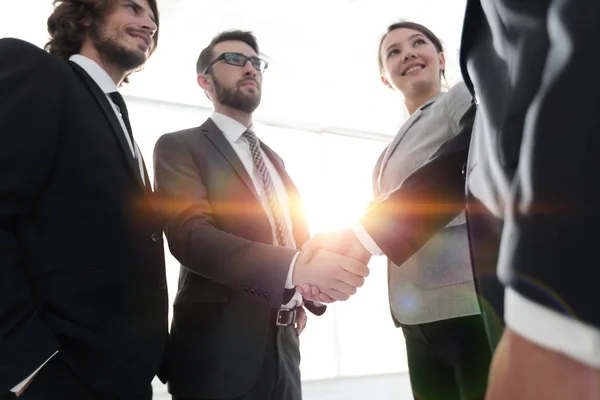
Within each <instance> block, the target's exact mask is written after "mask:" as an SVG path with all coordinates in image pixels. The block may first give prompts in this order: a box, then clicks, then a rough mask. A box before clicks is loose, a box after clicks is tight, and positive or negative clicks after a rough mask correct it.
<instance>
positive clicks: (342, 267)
mask: <svg viewBox="0 0 600 400" xmlns="http://www.w3.org/2000/svg"><path fill="white" fill-rule="evenodd" d="M368 275H369V268H368V267H367V266H366V265H365V264H363V263H361V262H360V261H357V260H355V259H354V258H350V257H345V256H342V255H340V254H337V253H333V252H331V251H327V250H322V249H317V250H315V251H312V252H311V253H305V252H304V251H302V253H301V254H300V255H299V256H298V259H297V260H296V265H295V267H294V273H293V275H292V284H293V285H294V286H296V287H298V286H301V285H304V284H308V285H314V286H317V287H318V288H319V289H320V291H321V292H323V293H325V294H326V295H328V296H329V297H330V298H332V299H334V300H348V298H350V296H352V295H353V294H355V293H356V289H357V288H359V287H361V286H362V285H363V284H364V282H365V277H367V276H368Z"/></svg>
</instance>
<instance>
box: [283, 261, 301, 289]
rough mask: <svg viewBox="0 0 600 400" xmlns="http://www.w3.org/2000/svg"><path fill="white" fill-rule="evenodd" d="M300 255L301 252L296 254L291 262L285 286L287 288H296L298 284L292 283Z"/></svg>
mask: <svg viewBox="0 0 600 400" xmlns="http://www.w3.org/2000/svg"><path fill="white" fill-rule="evenodd" d="M299 255H300V252H298V253H296V254H294V257H293V258H292V262H291V263H290V269H289V270H288V275H287V279H286V280H285V288H286V289H295V288H296V286H294V284H293V283H292V277H293V276H294V267H295V266H296V260H297V259H298V256H299Z"/></svg>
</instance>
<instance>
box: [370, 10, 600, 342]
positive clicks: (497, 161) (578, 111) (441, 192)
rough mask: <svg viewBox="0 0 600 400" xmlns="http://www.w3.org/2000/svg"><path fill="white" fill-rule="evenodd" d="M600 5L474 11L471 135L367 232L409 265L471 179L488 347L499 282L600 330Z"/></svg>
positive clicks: (468, 33)
mask: <svg viewBox="0 0 600 400" xmlns="http://www.w3.org/2000/svg"><path fill="white" fill-rule="evenodd" d="M598 5H599V3H598V2H596V1H594V0H589V1H588V0H585V1H580V0H570V1H563V2H558V1H552V0H546V1H536V2H520V1H512V0H496V1H494V0H481V1H478V0H470V1H469V2H468V3H467V11H466V16H465V22H464V28H463V39H462V47H461V67H462V72H463V77H464V79H465V82H466V83H467V86H468V87H469V89H470V90H471V93H472V94H473V96H474V99H475V104H473V105H472V107H471V109H470V110H469V111H468V112H467V113H466V114H465V116H464V117H463V120H464V121H463V122H466V121H467V120H468V119H471V120H473V118H475V114H477V116H476V118H475V122H474V126H473V128H472V130H471V129H469V128H468V127H467V125H463V130H462V132H461V134H459V135H458V136H457V137H456V138H454V139H452V140H451V141H449V142H447V143H446V144H445V145H444V146H442V148H440V151H438V152H436V154H434V155H433V156H432V157H431V158H430V161H429V162H428V163H427V164H425V165H424V166H423V167H422V168H420V169H419V170H418V171H416V172H415V173H414V174H413V175H411V176H410V177H409V178H407V179H406V180H405V181H404V182H403V184H402V186H401V187H400V188H399V189H398V190H396V191H395V192H394V193H393V194H390V195H389V196H388V197H387V200H386V201H384V202H382V203H380V204H379V206H378V207H377V208H374V209H373V210H372V212H371V213H370V214H369V215H367V216H366V217H365V218H364V219H363V221H362V222H363V225H364V226H365V228H366V229H367V231H368V232H369V233H370V234H371V235H372V237H373V238H374V239H375V242H376V243H377V244H378V245H379V246H380V247H381V249H382V250H383V251H384V252H385V253H386V255H388V257H391V258H392V259H394V260H396V261H398V262H401V261H403V260H405V259H406V258H407V257H410V255H411V254H412V253H414V251H416V250H417V249H418V248H420V246H422V245H423V243H424V242H426V240H427V239H428V238H429V237H430V236H431V235H432V234H433V233H434V232H436V231H437V230H438V229H440V227H442V226H444V224H445V223H447V222H448V221H450V220H451V219H452V218H453V217H454V216H455V215H457V213H458V212H459V210H460V207H459V205H460V203H461V202H462V199H463V196H464V193H463V190H464V185H463V184H462V182H461V179H459V177H460V176H461V175H462V176H465V177H466V179H467V203H468V207H467V211H468V212H467V220H468V226H469V233H470V243H471V253H472V258H473V264H474V269H475V276H476V282H477V289H478V291H479V293H480V295H481V297H482V304H483V306H484V311H485V313H484V315H485V317H486V318H485V319H486V326H487V329H488V334H489V336H490V342H491V345H492V346H495V344H496V343H497V340H498V338H499V335H500V333H501V331H502V326H503V312H504V310H503V303H504V302H503V294H504V290H503V287H502V285H500V283H499V281H498V279H497V272H499V274H500V276H501V277H502V281H503V284H504V285H508V286H510V288H511V290H514V291H516V292H517V293H518V294H519V295H520V296H522V297H523V298H525V299H527V300H528V301H530V302H533V303H534V304H537V305H540V306H542V307H544V308H546V309H550V310H553V311H555V312H556V313H557V314H568V315H569V316H570V317H572V316H575V317H576V319H572V323H573V324H574V323H575V321H576V320H580V321H582V322H583V323H584V324H585V325H586V326H588V327H589V326H591V327H594V328H596V329H598V327H600V315H599V313H598V312H597V307H596V304H597V302H596V301H593V300H591V299H590V293H589V292H588V291H586V290H583V288H584V287H586V285H587V284H586V283H585V282H596V281H598V279H599V278H600V276H599V272H598V270H597V269H595V268H588V265H589V260H591V259H594V258H595V252H594V249H595V245H596V243H597V241H598V234H597V226H598V223H599V222H600V221H599V217H600V216H599V214H598V208H597V204H598V200H599V198H598V197H599V195H600V188H599V187H598V185H597V184H594V182H596V181H597V179H596V177H595V173H596V172H595V171H597V170H598V165H597V164H598V162H599V161H598V160H599V159H598V157H596V156H595V155H594V153H593V152H591V151H589V149H594V148H597V145H598V143H597V142H598V140H599V136H598V135H597V131H598V127H599V126H600V125H599V124H600V122H599V119H598V108H599V103H598V96H597V94H598V92H599V91H598V90H594V88H590V87H589V84H590V82H592V81H589V82H588V79H591V77H592V76H594V74H595V71H594V69H593V67H592V65H594V64H593V62H592V61H591V60H592V59H593V55H592V52H593V49H595V48H597V46H594V45H593V44H591V43H587V42H589V41H590V40H591V41H593V40H596V41H597V38H598V37H600V33H599V32H598V24H597V23H596V22H595V21H597V19H598V18H600V16H599V15H598V14H599V9H598ZM582 16H586V18H584V19H583V21H584V23H583V25H581V23H582V22H581V18H582ZM549 21H553V22H554V24H549ZM549 26H550V28H549ZM559 28H560V29H559ZM549 29H552V30H550V31H549ZM558 30H559V32H558ZM550 33H552V34H555V35H556V36H555V41H554V43H553V45H552V46H551V45H550V43H551V41H550ZM573 43H576V45H572V44H573ZM580 43H581V44H580ZM585 43H587V44H585ZM593 82H595V81H593ZM573 95H575V96H573ZM475 110H477V113H475ZM575 123H577V129H573V124H575ZM471 133H472V137H471ZM567 133H568V136H566V135H567ZM524 135H525V136H524ZM471 139H472V140H471ZM467 160H468V161H467ZM461 165H462V167H461ZM459 169H461V170H462V171H461V173H459ZM517 172H518V174H517ZM442 200H446V201H447V205H448V206H447V207H444V209H443V210H441V212H440V213H438V214H436V215H425V216H423V215H413V214H410V213H407V212H406V211H405V210H406V209H407V207H409V206H411V204H414V203H415V202H417V203H420V202H425V203H426V204H430V203H434V202H436V201H437V202H439V201H442ZM386 220H387V221H388V223H387V224H386V225H384V226H383V227H378V226H379V225H378V224H379V223H381V222H383V221H386ZM505 221H508V222H509V223H508V224H507V225H506V226H505V224H504V222H505ZM500 248H502V259H501V260H500V269H499V271H497V266H498V263H499V261H498V254H499V251H500ZM396 261H395V262H396ZM566 266H568V271H569V272H568V273H565V272H564V271H565V268H566Z"/></svg>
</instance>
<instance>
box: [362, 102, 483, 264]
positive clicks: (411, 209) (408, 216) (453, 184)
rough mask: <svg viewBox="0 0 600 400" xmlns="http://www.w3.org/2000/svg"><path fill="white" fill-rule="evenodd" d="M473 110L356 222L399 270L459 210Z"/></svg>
mask: <svg viewBox="0 0 600 400" xmlns="http://www.w3.org/2000/svg"><path fill="white" fill-rule="evenodd" d="M474 117H475V105H471V107H469V109H468V110H467V111H466V113H465V114H464V115H463V117H462V118H461V120H460V124H459V128H460V129H459V133H458V134H457V135H456V136H455V137H454V138H452V139H451V140H448V141H447V142H445V143H444V144H443V145H442V146H441V147H440V148H439V149H438V150H437V151H436V152H435V153H434V154H433V155H432V156H431V157H430V159H429V160H428V161H427V162H426V163H425V164H424V165H423V166H422V167H420V168H419V169H418V170H416V171H415V172H413V173H412V174H411V175H410V176H409V177H408V178H406V179H405V180H404V182H402V184H401V185H400V186H399V187H398V189H396V190H394V191H393V192H390V194H389V195H387V197H385V198H384V199H382V200H381V201H379V202H378V203H377V204H376V205H375V206H373V207H372V208H371V209H370V211H369V212H368V213H367V214H366V215H365V216H364V217H363V218H362V219H361V221H360V224H361V225H362V227H363V228H364V230H365V231H366V232H367V233H368V235H369V236H370V237H371V239H373V241H374V242H375V244H376V245H377V247H379V249H381V251H382V252H383V253H384V254H385V255H386V256H387V257H388V258H389V259H390V260H391V261H392V262H393V263H394V264H396V265H402V264H403V263H404V262H405V261H406V260H408V259H409V258H410V257H411V256H412V255H413V254H414V253H416V252H417V251H418V250H419V249H420V248H421V247H422V246H423V245H424V244H425V243H427V241H428V240H429V239H430V238H431V237H432V236H433V235H434V234H435V233H436V232H437V231H439V230H440V229H442V228H443V227H444V226H446V225H447V224H448V223H449V222H450V221H451V220H453V219H454V218H456V216H458V215H459V214H460V213H461V212H462V211H463V209H464V208H465V181H464V176H463V169H464V166H465V165H466V162H467V156H468V152H469V143H470V141H471V130H472V127H473V119H474Z"/></svg>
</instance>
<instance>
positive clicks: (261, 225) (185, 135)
mask: <svg viewBox="0 0 600 400" xmlns="http://www.w3.org/2000/svg"><path fill="white" fill-rule="evenodd" d="M262 148H263V150H264V151H265V153H266V154H267V156H268V157H269V159H270V160H271V162H272V163H273V165H274V166H275V168H276V169H277V172H278V173H279V175H280V177H281V179H282V181H283V183H284V184H285V186H286V188H287V190H288V196H289V200H290V212H291V216H292V223H293V234H294V239H295V242H296V245H297V246H302V245H303V244H304V242H306V241H307V240H308V238H309V233H308V227H307V225H306V221H305V218H304V213H303V211H302V205H301V201H300V195H299V193H298V190H297V189H296V187H295V185H294V183H293V182H292V180H291V178H290V177H289V175H288V174H287V173H286V172H285V167H284V164H283V160H282V159H281V158H280V157H279V156H278V155H277V154H276V153H275V152H274V151H273V150H271V149H270V148H268V147H267V146H266V145H264V144H262ZM154 165H155V168H154V169H155V179H156V194H157V196H158V199H159V201H160V206H159V208H160V209H161V210H162V211H163V215H164V217H165V234H166V236H167V239H168V242H169V248H170V250H171V253H172V254H173V255H174V256H175V257H176V258H177V260H178V261H179V262H181V273H180V276H179V289H178V292H177V297H176V298H175V301H174V304H173V324H172V327H171V340H170V342H169V350H168V360H167V363H166V364H167V365H168V370H169V371H168V374H167V377H168V380H169V391H170V392H171V393H172V394H175V395H178V396H181V397H185V398H236V397H239V396H241V395H243V394H244V393H246V392H247V391H248V390H250V388H251V387H252V385H253V384H254V382H255V381H256V379H257V377H258V374H259V371H260V368H261V365H262V361H263V358H264V352H265V348H266V346H267V336H268V330H269V323H270V322H269V318H270V312H271V311H270V309H271V307H273V308H280V307H281V305H282V304H283V303H285V302H286V301H284V290H283V289H284V286H285V281H286V278H287V274H288V270H289V266H290V263H291V261H292V258H293V257H294V254H295V253H296V252H297V251H296V250H295V249H289V248H283V247H276V246H273V245H272V243H273V231H272V229H271V225H270V222H269V219H268V217H267V214H266V213H265V211H264V209H263V206H262V204H261V202H260V200H259V197H258V194H257V193H256V190H255V188H254V184H253V183H252V180H251V178H250V175H249V174H248V173H247V171H246V169H245V168H244V165H243V164H242V161H241V160H240V159H239V158H238V156H237V154H236V153H235V151H234V149H233V148H232V147H231V145H230V144H229V142H228V141H227V139H226V138H225V136H224V135H223V133H222V132H221V131H220V130H219V129H218V128H217V126H216V125H215V124H214V122H213V121H212V120H211V119H209V120H207V121H206V122H205V123H204V124H203V125H202V126H200V127H196V128H191V129H186V130H183V131H179V132H174V133H169V134H166V135H163V136H162V137H161V138H160V139H159V140H158V142H157V143H156V147H155V150H154ZM313 306H314V305H313V304H312V303H309V302H306V307H307V308H308V309H309V310H311V311H312V312H313V313H319V314H322V313H323V312H324V311H325V307H319V308H315V307H313ZM292 339H293V340H295V341H298V338H297V337H294V338H292ZM291 351H292V352H294V354H296V356H297V359H298V362H299V357H300V356H299V353H298V351H299V350H298V346H295V348H294V349H291Z"/></svg>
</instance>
